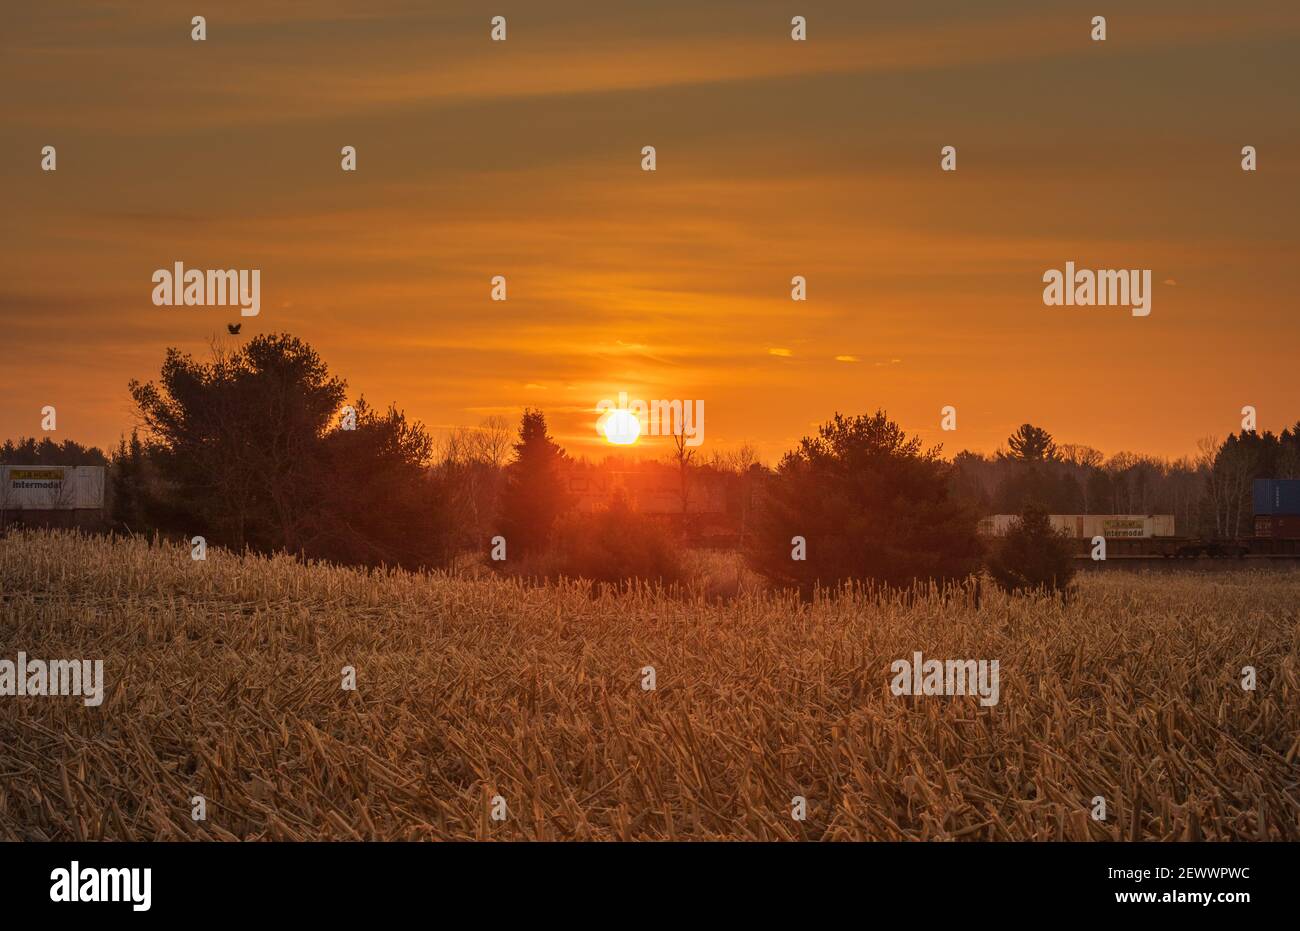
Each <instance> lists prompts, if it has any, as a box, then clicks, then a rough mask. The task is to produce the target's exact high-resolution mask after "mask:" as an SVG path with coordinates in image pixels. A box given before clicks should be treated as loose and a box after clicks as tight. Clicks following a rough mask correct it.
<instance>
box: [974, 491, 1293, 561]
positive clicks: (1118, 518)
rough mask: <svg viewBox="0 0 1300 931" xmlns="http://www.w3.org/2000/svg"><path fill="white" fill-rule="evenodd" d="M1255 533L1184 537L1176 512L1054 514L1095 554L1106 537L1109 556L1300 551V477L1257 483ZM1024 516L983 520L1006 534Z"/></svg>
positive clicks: (1084, 553) (993, 531)
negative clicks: (1177, 527)
mask: <svg viewBox="0 0 1300 931" xmlns="http://www.w3.org/2000/svg"><path fill="white" fill-rule="evenodd" d="M1252 498H1253V503H1254V508H1253V510H1254V523H1253V524H1252V526H1251V530H1252V531H1253V536H1249V537H1241V538H1232V539H1216V538H1203V537H1192V536H1185V535H1184V536H1180V535H1178V534H1177V533H1176V532H1175V528H1174V517H1173V515H1172V514H1052V515H1051V516H1050V519H1051V522H1052V527H1053V528H1054V529H1055V530H1056V531H1057V532H1058V533H1062V534H1063V535H1065V536H1068V537H1070V538H1071V539H1073V540H1074V541H1075V542H1076V544H1077V547H1076V550H1077V551H1076V555H1077V556H1078V557H1079V558H1080V559H1089V558H1091V550H1092V540H1093V538H1095V537H1103V538H1104V539H1105V540H1106V558H1107V559H1108V560H1109V559H1112V558H1115V557H1119V558H1121V559H1123V558H1148V559H1150V558H1161V557H1163V558H1166V559H1195V558H1198V557H1209V558H1217V559H1224V558H1237V559H1240V558H1244V557H1246V556H1252V557H1255V556H1261V557H1275V556H1277V557H1296V556H1300V479H1257V480H1256V481H1255V483H1254V486H1253V488H1252ZM1018 519H1019V518H1018V517H1017V515H1014V514H994V515H992V516H991V517H986V518H984V520H982V521H980V526H979V532H980V533H981V534H983V535H984V536H992V537H998V536H1003V535H1005V534H1006V532H1007V531H1008V530H1009V529H1010V528H1011V526H1012V524H1014V523H1015V521H1017V520H1018Z"/></svg>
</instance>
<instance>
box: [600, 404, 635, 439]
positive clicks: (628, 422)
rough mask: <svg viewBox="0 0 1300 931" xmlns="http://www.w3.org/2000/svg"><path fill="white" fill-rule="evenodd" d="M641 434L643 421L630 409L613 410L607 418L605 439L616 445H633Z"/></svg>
mask: <svg viewBox="0 0 1300 931" xmlns="http://www.w3.org/2000/svg"><path fill="white" fill-rule="evenodd" d="M640 435H641V422H640V421H639V420H637V419H636V414H633V413H632V412H631V411H629V410H612V411H610V412H609V416H608V417H606V418H605V439H607V440H609V442H611V443H613V444H614V445H615V446H631V445H632V444H633V443H635V442H636V439H637V437H639V436H640Z"/></svg>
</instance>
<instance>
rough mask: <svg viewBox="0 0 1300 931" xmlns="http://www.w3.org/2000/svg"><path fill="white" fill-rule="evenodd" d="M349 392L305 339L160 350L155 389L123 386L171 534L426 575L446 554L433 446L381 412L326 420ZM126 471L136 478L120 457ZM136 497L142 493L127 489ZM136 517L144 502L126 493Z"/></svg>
mask: <svg viewBox="0 0 1300 931" xmlns="http://www.w3.org/2000/svg"><path fill="white" fill-rule="evenodd" d="M345 392H346V384H345V383H344V382H343V380H342V379H339V378H336V377H334V376H333V375H331V374H330V372H329V369H328V367H327V366H326V365H325V363H324V362H323V361H322V360H321V358H320V356H318V355H317V354H316V352H315V350H313V349H312V348H311V347H310V346H309V345H307V344H306V343H305V342H303V341H301V340H299V339H297V338H295V337H292V336H289V335H287V334H281V335H278V336H273V335H260V336H257V337H255V338H254V339H252V340H251V341H250V342H248V343H247V344H245V345H244V346H242V347H240V348H238V349H237V350H235V351H225V350H220V349H217V350H214V352H213V359H212V361H211V362H207V363H199V362H196V361H194V360H193V359H192V358H191V357H190V356H188V355H186V354H183V353H181V352H179V351H177V350H175V349H169V350H168V351H167V357H166V360H165V361H164V363H163V367H162V374H161V378H160V379H159V381H158V383H153V382H150V383H148V384H141V383H140V382H132V383H131V395H132V397H133V398H134V399H135V403H136V407H137V409H138V411H139V414H140V417H141V420H142V421H143V423H144V425H145V428H146V430H147V432H148V442H149V445H148V455H147V457H146V458H147V459H148V460H149V462H150V463H151V465H152V466H153V468H154V469H155V470H156V473H157V476H158V478H159V481H158V482H157V483H156V486H157V487H155V488H153V489H151V493H152V494H153V495H154V496H155V497H162V498H163V499H164V500H162V501H161V502H158V501H154V502H153V507H152V509H153V510H154V511H155V512H158V513H166V514H168V515H169V518H168V523H169V524H170V526H169V528H168V529H175V530H184V531H185V532H187V533H199V534H203V535H205V536H207V537H208V542H209V543H221V544H225V545H228V546H233V547H243V546H248V547H251V548H253V549H258V550H288V551H289V552H292V553H296V554H300V555H302V556H305V557H311V558H321V559H330V560H337V561H340V562H355V563H363V564H368V565H378V564H381V563H387V564H395V565H403V566H412V567H415V566H424V565H433V564H436V563H438V562H439V561H440V560H441V559H443V558H445V555H446V553H445V547H444V546H443V542H444V530H445V526H444V525H445V521H443V520H442V519H441V513H442V511H441V509H440V507H439V496H438V495H437V493H436V492H437V489H436V488H435V487H434V486H433V484H432V483H431V480H430V478H429V475H428V472H427V466H428V465H429V459H430V453H431V449H432V444H431V441H430V440H429V437H428V435H427V434H426V433H425V431H424V428H423V427H422V426H421V425H420V424H418V423H409V422H408V421H407V420H406V418H405V417H404V416H403V415H402V414H401V412H399V411H398V410H396V408H390V409H389V410H388V412H387V414H385V415H379V414H376V413H375V412H373V411H372V410H371V409H370V408H369V407H368V406H367V405H366V403H365V400H364V399H361V400H359V401H358V402H356V404H355V410H356V428H355V429H354V430H352V429H349V430H343V429H340V428H339V424H338V422H337V421H336V418H335V415H336V413H337V412H338V410H339V408H340V406H341V405H342V403H343V400H344V398H345ZM124 452H125V457H124V458H123V459H122V464H123V466H124V469H123V470H122V473H121V474H123V475H125V476H130V475H132V474H139V472H140V471H141V469H140V466H141V463H140V462H139V456H138V454H135V453H133V452H132V451H130V450H126V451H124ZM136 491H137V492H138V491H140V489H136ZM127 495H128V498H127V500H128V504H130V505H131V506H132V507H134V508H135V509H136V510H137V513H138V511H139V509H140V499H141V495H140V494H136V495H134V496H133V495H132V494H131V490H128V491H127Z"/></svg>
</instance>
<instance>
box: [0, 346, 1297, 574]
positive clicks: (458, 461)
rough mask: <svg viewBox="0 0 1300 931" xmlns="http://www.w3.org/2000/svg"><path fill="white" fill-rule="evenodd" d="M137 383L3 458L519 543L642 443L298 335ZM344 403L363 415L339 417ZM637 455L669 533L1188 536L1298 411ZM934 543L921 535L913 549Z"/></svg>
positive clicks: (261, 523) (1269, 463)
mask: <svg viewBox="0 0 1300 931" xmlns="http://www.w3.org/2000/svg"><path fill="white" fill-rule="evenodd" d="M130 391H131V395H132V398H133V399H134V401H135V404H136V409H137V413H138V416H139V419H140V421H141V423H142V425H143V426H142V429H141V430H140V431H139V432H134V433H133V434H132V435H131V436H130V437H129V438H126V437H124V438H123V439H122V440H121V441H120V442H119V444H118V446H117V447H116V448H115V449H113V450H111V451H110V452H109V453H105V452H104V451H102V450H100V449H97V448H94V447H86V446H82V445H81V444H79V443H76V442H75V441H72V440H64V441H62V442H59V443H56V442H54V441H53V440H51V439H48V438H46V439H41V440H39V441H37V440H35V439H32V438H23V439H19V440H17V441H8V442H6V443H4V445H3V446H0V463H5V464H18V465H67V466H75V465H101V466H107V468H108V471H109V483H108V489H109V490H108V496H109V500H108V503H107V507H108V515H107V518H108V522H109V525H110V527H111V528H112V529H115V530H122V531H127V532H136V533H139V532H162V533H166V534H176V535H188V534H192V533H204V534H206V535H207V536H208V539H209V540H210V541H212V542H218V543H221V544H224V545H228V546H232V547H235V548H244V547H249V548H252V549H255V550H261V551H274V550H284V551H288V552H292V553H297V554H300V555H303V556H306V557H309V558H312V557H315V558H325V559H332V560H337V561H340V562H346V563H360V564H370V565H378V564H388V565H408V566H421V565H445V564H447V563H449V562H451V561H453V560H454V559H456V558H457V554H460V553H464V552H479V553H482V552H483V551H485V549H486V547H487V541H489V540H491V539H493V538H494V537H495V536H496V535H498V534H501V535H503V536H504V537H508V538H509V539H510V540H511V541H513V542H512V545H513V546H514V547H515V549H514V550H513V551H512V552H513V554H514V555H522V553H523V552H525V551H527V550H530V549H533V550H537V551H541V550H542V549H544V548H545V547H544V545H543V544H546V543H548V541H550V540H551V539H552V536H553V532H554V533H555V534H558V535H559V537H557V538H567V539H570V540H572V541H579V540H588V541H589V540H590V539H592V538H593V534H596V533H597V531H596V530H594V529H593V528H594V527H597V524H591V525H590V526H588V527H586V529H580V528H577V527H576V525H575V526H569V525H573V524H574V521H576V520H577V518H576V517H574V518H570V517H566V515H567V514H570V513H571V512H576V511H577V510H579V509H578V508H576V506H575V504H576V502H575V498H574V496H573V495H572V494H570V492H569V486H570V484H571V483H570V482H569V479H568V477H569V476H572V475H574V474H585V475H586V476H592V475H598V474H599V473H600V472H601V470H610V469H614V468H617V467H621V468H626V467H627V465H626V464H627V460H615V459H612V458H611V459H607V460H605V461H604V462H590V461H587V460H585V459H578V460H575V459H573V458H572V457H570V456H569V455H568V454H567V453H566V452H565V450H563V449H562V448H561V447H560V446H559V445H558V444H556V443H555V442H554V441H553V440H552V439H551V437H550V436H549V434H548V433H547V427H546V419H545V415H544V414H543V413H542V412H541V411H525V413H524V416H523V418H522V419H521V421H520V422H519V423H518V424H517V425H516V424H513V423H511V422H509V421H507V420H506V419H505V418H502V417H493V418H489V419H488V420H486V421H484V422H483V423H482V424H480V425H479V426H477V427H466V428H460V429H456V430H452V431H450V432H448V433H446V434H445V435H443V436H441V437H439V438H436V439H435V438H434V437H433V436H432V435H431V434H430V433H429V432H428V431H427V430H426V429H425V428H424V427H423V425H421V424H420V423H418V422H414V421H408V420H407V419H406V417H405V416H404V415H403V414H402V413H401V411H400V410H398V409H397V408H396V407H395V406H391V407H389V408H388V409H387V410H386V411H382V412H381V411H379V410H376V409H374V408H372V407H370V406H369V405H368V404H367V403H366V401H365V399H364V398H358V399H356V400H353V401H351V402H350V403H347V404H345V402H346V400H347V393H346V382H344V381H343V380H342V379H340V378H338V377H336V376H334V375H333V374H331V373H330V372H329V370H328V368H327V366H326V365H325V363H324V362H323V361H322V360H321V359H320V358H319V357H318V356H317V355H316V353H315V351H314V350H313V349H312V348H311V347H310V346H308V345H307V344H306V343H304V342H302V341H300V340H298V339H297V338H295V337H292V336H289V335H287V334H282V335H280V336H270V335H263V336H258V337H256V338H254V339H253V340H250V341H249V342H248V343H246V344H243V345H242V346H241V347H239V348H238V349H237V350H233V351H231V350H221V351H218V350H214V358H213V359H212V360H211V361H210V362H196V361H195V360H194V359H192V358H190V357H189V356H188V355H185V354H182V353H180V352H178V351H177V350H169V351H168V353H167V357H166V360H165V362H164V364H163V367H162V372H161V377H160V379H159V380H158V381H157V382H145V383H141V382H132V384H131V386H130ZM348 411H350V412H351V413H350V417H351V425H350V426H349V427H341V426H340V422H341V416H342V414H343V413H344V412H348ZM635 469H636V470H638V471H640V472H642V473H644V472H651V473H653V472H654V471H656V470H658V471H661V472H662V480H658V485H659V488H660V489H661V492H662V489H665V488H667V489H671V490H670V491H668V492H666V493H661V497H660V500H661V501H663V500H667V501H668V502H670V505H669V507H670V508H673V509H675V507H676V506H675V505H673V504H671V502H673V501H675V500H680V509H679V511H678V513H677V514H676V515H673V514H671V513H668V514H665V513H663V511H662V508H661V512H660V513H659V514H658V515H656V516H657V517H658V518H665V517H666V518H668V519H667V520H662V519H660V520H658V523H659V524H662V525H666V527H667V532H668V534H669V536H670V537H671V539H672V544H671V546H670V548H672V547H675V546H676V545H678V544H680V543H682V542H685V543H695V544H702V543H708V542H709V540H708V539H707V536H708V535H707V534H706V533H704V532H703V528H704V527H705V525H706V524H707V525H709V526H710V528H711V529H712V530H715V531H716V529H717V526H718V523H719V521H721V522H722V523H724V524H725V525H726V529H727V533H726V534H725V535H724V536H725V537H726V538H727V539H729V540H731V541H732V542H731V543H729V544H727V545H732V546H737V547H741V548H744V547H745V546H746V544H747V538H749V537H750V536H752V535H753V534H754V533H755V532H757V531H758V530H759V529H760V527H759V525H760V524H761V523H762V522H761V521H759V520H756V517H758V516H761V515H758V514H757V513H756V512H758V511H762V510H763V509H764V507H767V506H768V505H772V504H773V503H774V502H775V503H777V504H779V503H780V499H781V495H782V494H785V495H787V497H789V498H790V501H789V505H790V507H789V517H790V520H792V521H794V522H795V523H794V526H795V527H796V531H797V528H798V526H799V522H800V520H802V519H803V518H802V517H801V515H811V514H812V508H813V507H815V506H821V505H823V504H824V502H826V501H827V500H836V501H838V505H836V506H838V507H839V510H838V511H834V509H833V508H832V509H831V511H830V512H829V513H828V514H827V520H828V521H829V523H828V524H827V526H826V527H824V528H823V530H824V532H825V533H827V534H829V535H839V536H843V535H845V534H844V532H842V530H841V528H840V527H839V526H838V523H843V522H844V521H845V520H846V518H845V517H844V515H845V514H846V513H847V512H848V509H853V508H859V509H861V510H862V513H861V515H860V516H861V520H862V521H863V529H862V532H863V533H868V532H871V533H887V534H891V535H892V537H891V539H900V538H902V536H905V535H906V534H908V533H911V532H912V531H913V530H914V529H915V527H916V526H921V525H923V524H924V522H925V521H926V520H933V521H936V522H937V525H938V524H942V525H943V526H944V527H945V528H946V529H945V530H944V532H945V533H947V532H948V530H949V529H951V527H949V526H948V524H951V523H952V520H954V519H955V518H952V515H951V514H948V512H947V511H944V510H943V509H944V508H947V507H948V506H949V504H951V505H952V506H954V507H956V508H957V509H958V510H960V511H962V512H963V513H964V514H965V515H967V516H963V517H962V518H961V519H960V521H957V523H959V524H960V526H961V528H962V529H961V530H960V532H956V531H954V533H953V536H954V539H959V540H964V539H965V536H966V535H968V533H969V532H970V526H971V522H970V520H969V519H968V516H969V515H977V516H985V515H989V514H995V513H1005V514H1021V513H1022V512H1024V511H1026V510H1027V509H1029V508H1037V509H1039V510H1043V511H1046V512H1048V513H1057V514H1172V515H1174V517H1175V520H1176V526H1177V533H1178V534H1179V535H1183V536H1202V537H1207V538H1208V537H1217V538H1224V537H1241V536H1249V535H1251V534H1252V533H1253V523H1252V517H1253V515H1252V509H1251V484H1252V481H1253V480H1254V479H1256V478H1296V477H1300V422H1298V423H1297V424H1296V425H1295V426H1294V427H1291V428H1288V429H1285V430H1283V431H1282V432H1281V433H1280V434H1273V433H1271V432H1263V433H1258V432H1255V431H1242V432H1240V433H1235V434H1231V435H1229V436H1228V437H1227V438H1226V439H1223V440H1218V439H1216V438H1212V437H1208V438H1205V439H1202V440H1201V441H1200V443H1199V444H1198V451H1197V454H1196V455H1195V456H1190V457H1185V458H1182V459H1178V460H1176V461H1170V460H1166V459H1160V458H1157V457H1152V456H1144V455H1139V454H1135V453H1129V452H1122V453H1117V454H1115V455H1112V456H1110V457H1106V456H1104V455H1103V454H1102V453H1101V452H1099V451H1098V450H1096V449H1093V448H1091V447H1088V446H1081V445H1077V444H1060V443H1058V442H1057V441H1056V439H1055V438H1054V437H1053V435H1052V434H1051V433H1050V432H1049V431H1048V430H1046V429H1044V428H1042V427H1038V426H1034V425H1031V424H1024V425H1023V426H1021V427H1020V428H1019V429H1017V430H1016V431H1015V433H1013V434H1012V435H1011V436H1009V437H1008V438H1007V441H1006V444H1005V446H1004V448H1002V449H1000V450H999V451H998V452H996V453H994V454H992V455H983V454H979V453H973V452H969V451H963V452H959V453H957V454H956V456H955V457H953V459H952V460H945V459H943V458H941V457H940V455H939V452H938V450H937V449H930V450H925V449H922V448H921V445H920V441H919V440H917V439H911V440H909V439H907V438H906V435H905V434H904V433H903V432H902V428H901V427H899V426H898V425H897V424H894V423H893V422H891V421H889V420H888V419H887V417H886V416H885V414H884V412H883V411H878V412H876V414H875V415H859V416H857V417H841V415H839V414H836V415H835V418H834V420H832V421H830V422H828V423H827V424H826V425H825V426H824V427H823V428H822V429H821V433H820V435H819V436H818V437H812V438H805V439H804V440H803V441H802V443H801V444H800V446H799V447H797V448H796V449H793V450H791V451H790V452H789V453H787V454H786V455H785V456H784V457H783V459H782V460H781V462H779V463H776V464H774V465H773V466H768V465H765V464H763V463H761V462H760V461H759V460H758V457H757V456H756V455H755V453H754V450H753V449H751V448H749V447H741V448H739V449H735V450H729V451H725V452H724V451H714V452H712V453H710V454H708V455H704V454H702V452H701V451H700V450H697V449H692V448H690V447H687V446H685V445H684V444H682V443H680V442H679V443H676V444H674V445H673V446H672V448H671V451H670V452H669V454H668V455H667V457H666V458H665V459H664V460H661V461H659V462H657V463H638V464H636V465H635ZM800 483H803V484H800ZM584 487H604V486H602V485H601V483H600V482H598V481H584ZM783 488H784V489H785V490H784V491H782V489H783ZM799 495H802V496H803V497H802V498H800V497H798V496H799ZM828 495H831V496H838V497H837V498H833V499H830V498H828V497H827V496H828ZM936 495H937V496H938V497H935V496H936ZM940 499H942V500H941V501H940ZM705 501H707V502H708V507H707V508H705V507H703V506H702V505H701V502H705ZM609 505H610V506H611V507H613V506H615V505H618V506H619V507H621V508H622V509H623V510H622V511H619V512H618V513H619V514H621V515H622V516H621V517H619V518H618V520H615V519H613V518H611V517H608V516H606V517H605V518H603V519H602V520H603V523H599V524H598V526H599V527H601V528H604V529H603V530H601V531H600V532H601V533H607V534H608V544H609V546H611V547H616V546H617V545H619V544H620V541H623V540H624V539H625V538H626V536H627V535H626V534H622V533H620V531H619V530H618V527H619V525H620V521H621V522H622V523H623V524H627V523H628V522H629V521H632V520H633V517H632V515H631V513H630V512H629V511H628V509H627V503H626V502H622V503H621V504H620V503H618V502H614V501H610V502H609ZM909 508H912V510H909ZM936 508H939V510H936ZM926 509H928V510H926ZM586 510H588V511H590V510H592V509H591V508H590V507H588V508H586ZM633 510H635V509H633ZM768 510H771V508H770V507H769V508H768ZM923 511H924V512H925V513H924V516H922V512H923ZM940 511H943V513H942V514H941V513H940ZM705 512H707V513H705ZM954 513H955V512H954ZM837 515H838V516H837ZM673 518H676V519H673ZM593 519H594V518H593ZM808 519H809V520H811V517H809V518H808ZM636 520H637V521H640V522H641V523H645V521H642V520H641V517H640V516H638V517H637V518H636ZM887 521H890V522H892V523H890V524H889V525H888V526H887V525H886V522H887ZM945 522H947V523H945ZM952 526H956V524H952ZM769 529H771V528H769ZM854 532H856V531H854ZM655 533H658V531H654V532H651V531H649V530H647V535H646V539H647V540H650V541H651V543H652V544H653V545H652V546H650V548H651V549H655V548H656V547H659V546H660V542H656V539H652V538H654V534H655ZM782 534H785V537H784V540H785V541H786V542H784V543H782V542H781V538H782ZM868 535H869V534H868ZM597 536H598V535H597ZM769 536H770V537H771V539H770V540H769V542H770V543H771V545H772V547H773V552H776V551H777V550H779V547H780V546H785V547H786V548H787V549H788V546H789V544H788V540H789V535H788V534H787V528H784V527H778V528H775V529H771V533H770V534H769ZM602 539H603V538H602ZM864 539H865V538H864ZM584 545H585V544H584ZM648 545H649V544H648ZM574 546H575V547H576V546H578V544H577V543H576V542H575V543H574ZM965 546H966V543H965V542H961V543H960V544H959V545H957V546H956V549H955V551H956V552H959V553H961V552H964V550H963V547H965ZM887 549H888V547H887V546H886V547H885V549H882V551H881V555H880V559H881V560H884V559H886V556H887V555H888V554H887V553H886V552H885V550H887ZM924 550H925V547H924V545H922V544H921V543H920V542H918V543H917V550H916V552H917V554H922V553H924ZM656 552H657V550H656ZM629 558H631V557H629ZM638 558H646V559H650V558H651V557H649V556H647V554H646V553H641V554H639V555H638ZM655 558H657V557H655ZM780 558H782V559H785V560H788V559H789V555H788V553H787V554H786V555H785V556H784V557H780ZM918 558H920V557H919V555H918ZM651 561H653V559H652V560H651ZM846 571H847V570H846Z"/></svg>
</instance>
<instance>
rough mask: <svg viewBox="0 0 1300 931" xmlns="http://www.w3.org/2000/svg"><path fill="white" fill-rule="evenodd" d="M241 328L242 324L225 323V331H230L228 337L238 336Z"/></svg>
mask: <svg viewBox="0 0 1300 931" xmlns="http://www.w3.org/2000/svg"><path fill="white" fill-rule="evenodd" d="M242 326H243V324H242V323H227V324H226V329H227V330H229V331H230V335H231V336H238V335H239V328H240V327H242Z"/></svg>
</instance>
